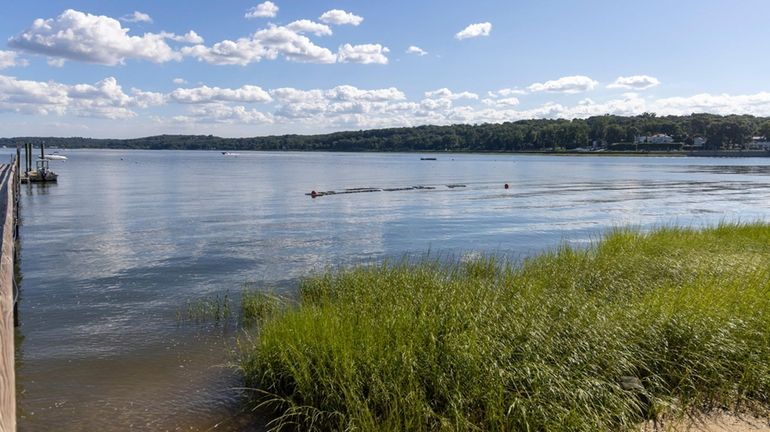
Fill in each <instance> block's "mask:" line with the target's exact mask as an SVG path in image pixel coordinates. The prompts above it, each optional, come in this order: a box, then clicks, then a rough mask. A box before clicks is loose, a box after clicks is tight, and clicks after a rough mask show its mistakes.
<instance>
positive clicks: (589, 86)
mask: <svg viewBox="0 0 770 432" xmlns="http://www.w3.org/2000/svg"><path fill="white" fill-rule="evenodd" d="M597 84H598V82H596V81H594V80H592V79H591V78H589V77H587V76H583V75H575V76H566V77H562V78H559V79H557V80H551V81H546V82H544V83H534V84H532V85H530V86H529V87H527V90H529V91H531V92H543V91H544V92H552V93H568V94H573V93H581V92H586V91H590V90H593V89H594V88H595V87H596V85H597Z"/></svg>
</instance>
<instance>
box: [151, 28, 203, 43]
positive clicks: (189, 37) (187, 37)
mask: <svg viewBox="0 0 770 432" xmlns="http://www.w3.org/2000/svg"><path fill="white" fill-rule="evenodd" d="M160 35H161V36H163V37H164V38H166V39H171V40H172V41H176V42H183V43H187V44H202V43H203V38H202V37H200V36H199V35H198V33H195V32H194V31H192V30H190V31H188V32H187V33H185V34H183V35H177V34H174V33H167V32H161V33H160Z"/></svg>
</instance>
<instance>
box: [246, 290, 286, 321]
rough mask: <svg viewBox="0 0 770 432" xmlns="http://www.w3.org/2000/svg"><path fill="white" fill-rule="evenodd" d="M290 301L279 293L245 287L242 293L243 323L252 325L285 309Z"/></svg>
mask: <svg viewBox="0 0 770 432" xmlns="http://www.w3.org/2000/svg"><path fill="white" fill-rule="evenodd" d="M288 304H289V301H288V300H287V299H286V298H284V297H281V296H279V295H278V294H275V293H272V292H267V291H261V290H259V289H253V288H251V289H245V290H244V291H243V293H242V295H241V314H240V317H241V324H242V325H243V326H244V327H251V326H253V325H255V324H259V323H261V322H263V321H264V320H266V319H268V318H272V317H273V316H275V315H276V314H278V313H280V312H281V311H283V309H284V308H285V307H286V306H287V305H288Z"/></svg>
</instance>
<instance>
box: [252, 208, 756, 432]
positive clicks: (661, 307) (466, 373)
mask: <svg viewBox="0 0 770 432" xmlns="http://www.w3.org/2000/svg"><path fill="white" fill-rule="evenodd" d="M769 270H770V225H765V224H760V223H755V224H736V225H731V224H720V225H719V226H716V227H714V228H709V229H704V230H695V229H687V228H661V229H658V230H655V231H653V232H649V233H642V232H639V231H635V230H622V229H621V230H615V231H613V232H611V233H610V234H608V235H607V236H605V238H603V239H602V240H601V241H598V242H596V243H595V244H593V245H592V246H590V247H588V248H585V249H575V248H571V247H569V246H562V247H560V248H558V249H556V250H554V251H551V252H547V253H544V254H542V255H540V256H537V257H534V258H530V259H526V260H524V261H523V262H521V263H518V264H516V265H513V264H510V263H505V262H498V261H497V259H496V258H495V257H482V258H479V259H474V260H470V261H467V262H462V261H457V262H456V263H454V264H442V263H440V262H437V261H427V260H426V261H424V262H417V263H415V262H400V263H385V264H381V265H375V266H363V267H355V268H351V269H345V270H339V271H335V272H329V273H326V274H321V275H318V276H314V277H311V278H309V279H306V280H305V281H303V282H302V284H301V287H300V291H299V299H298V302H297V304H296V305H294V306H292V307H285V308H277V309H271V307H269V306H257V307H256V309H257V310H268V311H269V313H260V314H259V315H260V316H261V317H262V318H261V319H262V321H261V325H260V326H259V328H258V330H256V332H257V333H256V334H255V336H254V338H253V342H252V344H251V345H250V346H249V347H248V348H246V349H245V350H244V353H243V354H242V355H243V357H242V361H241V367H242V371H243V374H244V377H245V379H246V383H247V385H248V386H249V387H251V388H253V389H254V390H255V391H254V395H255V403H256V404H262V405H263V406H268V407H270V408H271V409H273V410H274V411H275V413H276V417H275V419H274V420H273V422H272V423H271V426H272V427H273V428H274V429H289V430H291V429H297V430H360V431H405V430H409V431H474V430H500V431H514V430H528V431H543V430H549V431H550V430H569V431H595V430H631V429H635V428H637V427H638V424H639V422H641V421H643V420H645V419H650V418H658V417H660V416H661V415H672V414H675V413H685V412H692V411H708V410H709V409H712V408H724V407H727V408H736V407H738V408H739V407H740V406H747V407H749V406H750V407H765V408H766V407H768V405H770V400H769V397H770V289H769V287H770V272H769ZM629 382H630V383H632V384H635V385H630V386H629V385H626V384H627V383H629Z"/></svg>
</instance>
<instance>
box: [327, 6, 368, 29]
mask: <svg viewBox="0 0 770 432" xmlns="http://www.w3.org/2000/svg"><path fill="white" fill-rule="evenodd" d="M318 19H319V20H321V22H325V23H326V24H334V25H344V24H349V25H353V26H357V25H359V24H361V23H362V22H363V21H364V19H363V17H360V16H358V15H354V14H352V13H350V12H346V11H344V10H341V9H332V10H328V11H326V12H324V13H323V14H322V15H321V16H320V17H319V18H318Z"/></svg>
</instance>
